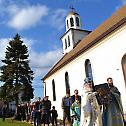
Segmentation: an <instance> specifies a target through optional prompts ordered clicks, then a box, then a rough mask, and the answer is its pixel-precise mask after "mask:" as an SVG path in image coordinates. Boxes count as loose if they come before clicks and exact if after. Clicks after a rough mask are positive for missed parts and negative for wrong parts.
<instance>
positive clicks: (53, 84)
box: [52, 79, 56, 101]
mask: <svg viewBox="0 0 126 126" xmlns="http://www.w3.org/2000/svg"><path fill="white" fill-rule="evenodd" d="M52 91H53V101H56V91H55V81H54V79H53V80H52Z"/></svg>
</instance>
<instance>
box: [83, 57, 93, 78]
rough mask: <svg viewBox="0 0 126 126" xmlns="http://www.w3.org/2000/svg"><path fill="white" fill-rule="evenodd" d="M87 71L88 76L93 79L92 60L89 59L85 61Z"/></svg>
mask: <svg viewBox="0 0 126 126" xmlns="http://www.w3.org/2000/svg"><path fill="white" fill-rule="evenodd" d="M85 73H86V77H90V78H91V79H92V80H93V75H92V68H91V62H90V60H89V59H86V61H85Z"/></svg>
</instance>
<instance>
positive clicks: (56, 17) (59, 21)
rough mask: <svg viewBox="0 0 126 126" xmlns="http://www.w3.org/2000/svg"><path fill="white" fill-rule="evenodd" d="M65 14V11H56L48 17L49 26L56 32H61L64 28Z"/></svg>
mask: <svg viewBox="0 0 126 126" xmlns="http://www.w3.org/2000/svg"><path fill="white" fill-rule="evenodd" d="M66 14H67V10H64V9H57V10H55V11H53V12H52V13H51V16H50V20H49V21H50V23H49V24H50V25H51V26H52V27H54V28H56V29H58V30H62V29H63V28H64V22H65V17H66Z"/></svg>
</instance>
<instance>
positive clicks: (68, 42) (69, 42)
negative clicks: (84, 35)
mask: <svg viewBox="0 0 126 126" xmlns="http://www.w3.org/2000/svg"><path fill="white" fill-rule="evenodd" d="M69 46H70V37H69V35H68V47H69Z"/></svg>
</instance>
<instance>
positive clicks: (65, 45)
mask: <svg viewBox="0 0 126 126" xmlns="http://www.w3.org/2000/svg"><path fill="white" fill-rule="evenodd" d="M65 49H67V40H66V39H65Z"/></svg>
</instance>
